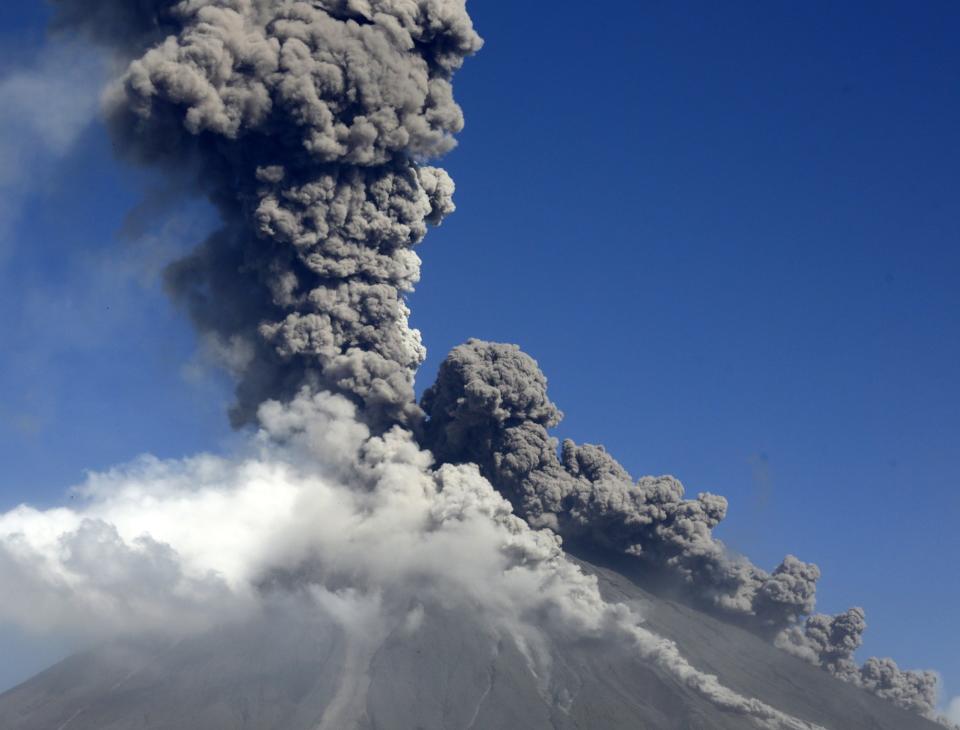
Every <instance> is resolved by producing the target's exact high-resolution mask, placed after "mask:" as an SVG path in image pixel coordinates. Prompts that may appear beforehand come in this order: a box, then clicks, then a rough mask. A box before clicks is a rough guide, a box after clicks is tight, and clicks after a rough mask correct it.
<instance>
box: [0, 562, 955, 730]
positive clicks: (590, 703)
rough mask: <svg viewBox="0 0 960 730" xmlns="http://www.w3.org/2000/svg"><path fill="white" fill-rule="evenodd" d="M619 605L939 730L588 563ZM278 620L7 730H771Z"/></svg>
mask: <svg viewBox="0 0 960 730" xmlns="http://www.w3.org/2000/svg"><path fill="white" fill-rule="evenodd" d="M581 564H582V566H583V568H584V569H585V570H586V571H587V572H591V573H594V574H595V575H597V576H598V578H599V581H600V588H601V591H602V592H603V593H604V595H605V597H606V598H608V599H610V600H616V601H622V602H628V603H631V604H638V605H640V607H641V611H642V613H643V615H644V616H645V618H646V622H647V625H648V627H649V628H650V629H652V630H654V631H655V632H657V633H659V634H661V635H663V636H666V637H668V638H671V639H673V640H674V641H675V642H676V643H677V644H678V645H679V647H680V649H681V651H682V652H683V654H684V655H685V656H686V657H687V658H688V659H689V660H690V661H691V663H692V664H693V665H694V666H695V667H696V668H698V669H701V670H705V671H708V672H710V673H715V674H716V675H717V676H718V677H719V678H720V680H721V682H722V683H723V684H725V685H727V686H729V687H730V688H731V689H733V690H735V691H738V692H740V693H741V694H743V695H746V696H749V697H756V698H757V699H760V700H762V701H764V702H765V703H767V704H769V705H771V706H773V707H775V708H776V709H779V710H782V711H784V712H785V713H787V714H789V715H791V716H793V717H796V718H798V719H800V720H804V721H806V722H808V723H811V724H813V725H819V726H822V727H824V728H829V729H830V730H925V729H929V730H934V728H936V727H938V726H936V725H934V724H933V723H931V722H929V721H927V720H924V719H922V718H920V717H918V716H917V715H915V714H912V713H908V712H906V711H903V710H900V709H898V708H896V707H894V706H893V705H892V704H890V703H887V702H885V701H884V700H881V699H879V698H877V697H874V696H873V695H871V694H869V693H868V692H866V691H864V690H862V689H859V688H857V687H854V686H852V685H848V684H845V683H843V682H838V681H837V680H836V679H835V678H833V677H831V676H830V675H829V674H828V673H827V672H826V671H824V670H822V669H818V668H816V667H813V666H810V665H809V664H807V663H806V662H803V661H802V660H800V659H797V658H795V657H792V656H790V655H789V654H787V653H785V652H782V651H780V650H778V649H776V648H775V647H773V646H772V645H771V644H769V642H767V641H765V640H763V639H761V638H759V637H757V636H754V635H753V634H751V633H750V632H748V631H746V630H744V629H741V628H738V627H736V626H732V625H730V624H727V623H724V622H722V621H719V620H717V619H715V618H713V617H711V616H708V615H706V614H704V613H702V612H700V611H698V610H696V609H693V608H690V607H687V606H685V605H683V604H681V603H678V602H675V601H673V600H670V599H667V598H664V597H660V596H657V595H656V594H654V593H651V592H649V591H647V590H644V589H643V588H642V587H640V585H639V584H638V583H637V582H635V580H633V579H632V578H631V577H630V576H628V575H626V574H624V573H620V572H617V571H616V570H613V569H611V568H605V567H600V566H599V565H597V564H596V563H588V562H582V563H581ZM304 616H305V614H304V613H303V612H302V611H288V610H286V609H281V608H278V607H273V608H271V609H269V610H268V611H267V612H266V613H265V614H263V615H262V616H261V617H260V618H258V619H256V620H254V621H252V622H246V623H242V624H237V625H231V626H227V627H223V628H220V629H218V630H215V631H213V632H209V633H207V634H205V635H203V636H202V637H199V638H194V639H190V640H184V641H181V642H179V643H173V644H166V645H163V646H157V645H154V646H139V647H132V646H125V647H120V646H113V647H111V648H109V649H104V650H100V651H96V652H91V653H88V654H83V655H78V656H75V657H72V658H70V659H67V660H66V661H64V662H62V663H61V664H58V665H57V666H55V667H53V668H51V669H49V670H47V671H46V672H44V673H42V674H40V675H38V676H37V677H35V678H33V679H31V680H30V681H28V682H26V683H24V684H23V685H21V686H19V687H17V688H15V689H13V690H11V691H10V692H7V693H6V694H4V695H2V696H0V727H2V728H4V730H148V729H149V730H161V729H163V730H173V729H174V728H176V729H177V730H239V729H241V728H247V729H250V730H326V729H327V728H330V729H335V730H351V729H352V728H363V729H365V730H366V729H368V728H369V729H372V728H378V729H381V730H410V729H411V728H422V729H423V730H434V729H436V730H454V729H458V728H463V729H466V728H477V729H480V728H489V729H499V728H503V729H505V730H506V729H508V728H509V729H511V730H512V729H514V728H526V729H529V730H539V729H540V728H543V729H544V730H555V729H557V728H564V729H566V728H570V729H573V728H583V729H586V728H596V729H598V730H599V729H603V730H614V729H617V728H631V729H634V728H657V729H659V728H664V729H668V728H670V729H672V728H676V729H677V730H681V729H682V730H706V729H707V728H711V729H717V730H725V729H727V728H730V729H733V728H752V727H756V726H755V725H754V724H753V723H752V721H750V720H749V719H748V718H746V717H744V716H742V715H738V714H736V713H732V712H728V711H724V710H721V709H718V708H717V707H716V706H715V705H713V704H711V703H710V702H708V701H707V700H705V699H704V698H703V697H702V696H701V695H700V694H698V693H697V692H696V691H694V690H693V689H692V688H690V687H687V686H685V685H684V684H683V683H682V682H680V681H678V680H677V679H676V678H674V677H672V676H669V675H668V674H666V673H664V672H663V671H662V670H661V669H659V668H658V667H657V665H655V664H652V663H649V662H645V661H642V660H639V659H638V658H636V656H635V654H633V653H631V652H629V651H627V650H626V649H624V648H623V647H617V646H616V645H615V644H613V643H611V642H606V641H605V640H602V639H590V640H573V641H569V642H568V641H565V640H564V639H562V638H556V639H554V640H553V643H552V645H551V646H550V647H549V651H550V653H551V655H552V658H553V662H552V664H551V666H550V669H549V676H543V673H542V672H541V674H540V676H537V675H536V674H535V673H534V671H532V670H531V664H530V662H528V659H527V658H526V657H525V651H526V650H525V649H524V648H523V647H520V646H518V645H517V643H516V642H515V641H513V640H512V639H509V638H505V637H502V636H501V637H498V636H496V635H494V634H493V633H491V632H490V631H489V630H488V629H485V628H484V627H482V626H481V625H479V624H477V623H476V622H473V621H472V620H471V619H470V618H469V617H465V616H463V615H461V614H459V613H458V612H456V611H451V610H448V609H444V608H443V607H441V606H439V605H434V606H433V607H431V608H428V609H427V610H426V612H425V615H424V617H423V621H422V622H421V623H420V625H419V626H404V627H401V628H399V629H397V630H396V631H394V632H393V633H392V634H391V635H389V636H388V637H387V638H386V639H385V640H383V641H382V643H380V644H379V645H377V646H376V647H373V648H372V650H371V651H369V652H357V651H356V650H355V647H351V644H350V642H349V641H347V640H346V639H345V637H344V635H343V634H342V633H341V632H340V631H339V630H338V629H335V628H333V625H332V624H330V623H329V622H322V621H318V622H316V623H312V622H310V621H309V620H308V619H306V618H305V617H304Z"/></svg>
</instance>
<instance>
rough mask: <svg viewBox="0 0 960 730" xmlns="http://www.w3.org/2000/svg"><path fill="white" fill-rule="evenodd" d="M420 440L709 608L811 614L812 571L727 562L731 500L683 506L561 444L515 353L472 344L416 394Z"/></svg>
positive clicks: (669, 483) (564, 530) (537, 522)
mask: <svg viewBox="0 0 960 730" xmlns="http://www.w3.org/2000/svg"><path fill="white" fill-rule="evenodd" d="M422 406H423V408H424V410H425V411H426V412H427V413H428V415H429V421H428V423H427V426H426V441H427V442H428V444H429V446H430V448H431V449H432V450H433V452H434V454H435V455H436V456H437V458H438V459H439V460H441V461H447V462H452V463H462V462H474V463H476V464H479V465H480V468H481V470H482V472H483V474H484V475H485V476H486V477H487V478H488V479H490V480H491V481H492V482H493V483H494V484H495V485H496V486H497V488H498V489H500V490H501V491H502V492H503V493H504V494H505V495H506V496H507V497H508V498H509V499H510V501H511V502H512V503H513V505H514V508H515V509H516V510H517V512H518V513H519V514H521V515H523V516H524V517H525V518H526V519H527V521H528V522H530V523H531V524H532V525H534V526H537V527H550V528H552V529H554V530H556V531H557V532H559V533H560V534H561V535H564V536H565V537H568V538H573V539H576V540H579V541H587V542H590V543H594V544H596V545H598V546H600V547H602V548H604V549H609V550H614V551H618V552H623V553H626V554H629V555H634V556H637V557H639V558H640V559H642V560H644V561H646V562H647V563H648V564H650V565H653V566H656V567H664V568H667V569H668V570H670V571H672V572H674V573H676V574H677V575H678V576H680V577H682V578H683V579H684V580H685V581H686V582H688V584H689V585H690V587H691V589H692V590H693V591H694V593H695V594H696V595H697V596H698V597H701V598H705V599H707V600H709V601H710V602H711V603H713V604H715V605H716V606H718V607H720V608H723V609H725V610H729V611H733V612H735V613H739V614H748V615H751V616H753V617H755V618H756V622H757V624H758V625H759V626H760V627H761V628H763V629H764V630H766V631H775V630H779V629H781V628H783V627H785V626H787V625H789V624H791V623H792V622H794V621H797V620H798V619H799V618H800V616H802V615H804V614H807V613H809V612H810V611H811V610H813V607H814V604H815V596H816V582H817V580H818V578H819V577H820V571H819V570H818V569H817V566H815V565H812V564H809V563H804V562H803V561H801V560H798V559H797V558H795V557H793V556H787V558H786V559H785V560H784V561H783V563H782V564H781V565H780V566H779V567H778V568H777V569H776V570H775V571H774V572H773V573H772V574H770V573H767V572H766V571H764V570H761V569H760V568H758V567H756V566H755V565H753V564H751V563H750V562H749V561H748V560H746V559H745V558H742V557H739V556H734V555H731V554H730V553H729V551H728V550H727V549H726V547H725V546H724V545H723V543H722V542H720V541H719V540H717V539H716V538H714V537H713V534H712V530H713V528H714V527H716V526H717V525H718V524H719V523H720V522H721V521H722V520H723V518H724V517H725V516H726V512H727V500H726V499H724V498H723V497H720V496H717V495H714V494H710V493H708V492H704V493H701V494H698V495H697V497H696V498H695V499H687V498H685V492H684V488H683V485H682V484H681V483H680V482H679V481H678V480H677V479H675V478H673V477H671V476H660V477H643V478H641V479H639V480H634V479H633V478H632V477H631V476H630V474H628V473H627V471H626V470H625V469H624V468H623V467H622V466H621V465H620V464H619V463H618V462H617V461H616V459H614V458H613V457H612V456H611V455H610V454H609V453H607V451H606V450H605V449H604V448H603V447H602V446H594V445H590V444H585V445H577V444H575V443H574V442H573V441H570V440H566V441H564V442H563V444H562V446H561V447H560V454H559V455H558V451H557V449H558V446H559V444H558V442H557V440H556V439H555V438H553V437H551V436H550V434H549V429H551V428H552V427H554V426H556V425H558V424H559V422H560V419H561V418H562V415H563V414H562V413H561V412H560V411H559V409H558V408H557V407H556V406H555V405H554V404H553V403H552V402H551V401H550V399H549V398H548V396H547V380H546V378H545V377H544V375H543V373H542V372H541V371H540V368H539V367H538V365H537V363H536V362H535V361H534V360H533V358H531V357H530V356H528V355H526V354H524V353H523V352H521V351H520V349H519V348H518V347H516V346H515V345H505V344H500V343H491V342H482V341H480V340H470V341H469V342H467V343H466V344H465V345H461V346H460V347H457V348H455V349H454V350H453V351H452V352H451V353H450V355H449V356H448V357H447V359H446V360H445V361H444V362H443V363H442V365H441V366H440V371H439V374H438V376H437V382H436V383H435V384H434V385H433V386H432V387H431V388H430V389H429V390H428V391H427V392H426V393H425V394H424V397H423V401H422Z"/></svg>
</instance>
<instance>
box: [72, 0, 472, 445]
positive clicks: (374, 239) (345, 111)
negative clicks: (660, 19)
mask: <svg viewBox="0 0 960 730" xmlns="http://www.w3.org/2000/svg"><path fill="white" fill-rule="evenodd" d="M55 4H56V6H57V8H58V10H59V14H58V19H57V23H58V24H59V25H61V26H68V27H74V28H78V29H80V30H81V31H83V32H85V33H87V34H88V35H89V36H91V37H92V38H94V39H95V40H96V41H98V42H100V43H104V44H107V45H108V46H110V47H111V49H112V51H113V52H114V53H115V54H116V55H117V56H118V57H119V58H121V59H124V61H123V62H125V63H127V67H126V71H125V73H123V75H122V76H121V77H120V78H119V80H118V81H117V82H116V83H115V84H114V85H113V87H112V88H111V89H110V90H109V91H108V93H107V96H106V106H107V114H108V118H109V122H110V125H111V127H112V130H113V132H114V136H115V139H116V140H117V142H118V145H119V147H120V150H121V152H122V153H124V154H125V155H127V156H129V157H130V158H132V159H134V160H137V161H139V162H144V163H151V164H155V165H160V166H163V167H165V168H167V169H177V170H181V171H182V170H191V169H193V170H198V171H199V173H198V175H197V180H196V183H197V184H198V185H199V186H200V187H201V188H202V189H203V190H204V191H205V192H206V194H207V195H208V196H209V198H210V200H211V201H213V202H214V203H215V205H216V206H217V208H218V209H219V211H220V214H221V216H222V219H223V227H222V228H221V229H220V230H218V231H217V232H215V233H214V234H213V235H212V236H210V237H209V239H208V240H207V241H206V242H204V243H203V245H202V246H200V247H199V248H198V249H197V250H196V251H195V252H194V253H193V254H192V255H190V256H188V257H187V258H185V259H184V260H181V261H178V262H176V263H175V264H173V265H172V266H171V267H170V269H169V271H168V274H167V283H168V287H169V289H170V291H171V292H172V293H173V295H174V296H175V298H176V299H177V300H178V301H180V302H181V303H183V304H184V305H185V306H186V307H187V309H188V310H189V312H190V315H191V317H192V318H193V320H194V322H195V323H196V325H197V326H198V328H199V330H200V331H201V333H202V334H203V335H204V336H205V337H206V338H207V340H208V344H209V345H210V346H211V348H212V349H213V350H215V351H218V352H220V353H223V354H224V355H225V357H224V359H225V361H226V362H227V363H228V364H229V366H230V367H231V369H232V370H233V374H234V375H235V376H236V378H237V382H238V385H237V403H236V406H235V408H234V410H233V414H232V415H233V419H234V421H235V422H236V423H238V424H241V423H245V422H248V421H250V420H253V419H254V417H255V414H256V409H257V407H258V406H259V405H260V404H261V403H262V402H264V401H266V400H268V399H270V398H278V399H280V400H290V399H291V398H292V397H293V396H294V395H295V394H296V393H297V392H298V391H299V390H300V389H301V388H302V387H304V386H307V387H309V388H310V389H311V390H313V391H320V390H328V391H333V392H338V393H342V394H345V395H347V396H348V397H350V398H351V399H353V400H354V401H355V402H357V403H358V405H360V406H361V408H362V412H363V413H364V416H365V418H367V419H368V420H369V421H370V422H371V423H372V424H374V425H376V426H378V427H385V426H387V425H389V424H392V423H402V424H406V425H415V424H416V423H417V422H418V421H419V419H420V415H421V414H420V411H419V409H418V408H417V406H416V403H415V400H414V397H413V375H414V372H415V371H416V369H417V367H418V366H419V365H420V363H421V362H422V361H423V359H424V356H425V352H424V348H423V346H422V344H421V341H420V336H419V333H418V332H417V331H415V330H413V329H411V328H410V326H409V325H408V315H409V311H408V309H407V306H406V304H405V303H404V296H405V294H406V293H408V292H409V291H411V290H412V288H413V286H414V284H415V283H416V282H417V281H418V279H419V272H420V260H419V258H418V257H417V256H416V254H415V253H414V252H413V251H412V248H413V247H414V246H415V245H416V244H417V243H419V242H420V241H421V240H422V238H423V237H424V235H425V233H426V231H427V226H428V224H439V223H440V222H441V221H442V220H443V218H444V216H446V215H447V214H448V213H449V212H451V211H452V210H453V202H452V195H453V182H452V181H451V179H450V177H449V176H448V175H447V174H446V173H445V172H444V171H443V170H441V169H439V168H435V167H430V166H428V165H426V164H423V163H424V161H426V160H428V159H431V158H434V157H438V156H440V155H442V154H443V153H445V152H447V151H449V150H450V149H451V148H452V147H453V146H454V140H453V135H454V134H455V133H456V132H458V131H460V130H461V129H462V127H463V116H462V114H461V111H460V108H459V107H458V106H457V104H456V103H455V102H454V100H453V95H452V86H451V83H450V82H451V77H452V75H453V73H454V72H455V71H456V70H457V69H458V68H459V67H460V65H461V63H462V62H463V60H464V58H465V57H466V56H467V55H469V54H471V53H473V52H474V51H476V50H477V49H479V48H480V45H481V40H480V38H479V36H477V34H476V33H475V32H474V31H473V28H472V25H471V22H470V18H469V16H468V15H467V12H466V9H465V6H464V0H412V1H411V0H314V1H313V2H294V1H290V0H287V1H282V2H267V1H266V0H206V1H205V2H198V1H196V0H185V1H184V2H179V3H173V2H171V1H170V0H155V1H154V2H148V1H147V0H138V1H137V2H129V0H94V1H93V2H91V1H90V0H56V1H55Z"/></svg>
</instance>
